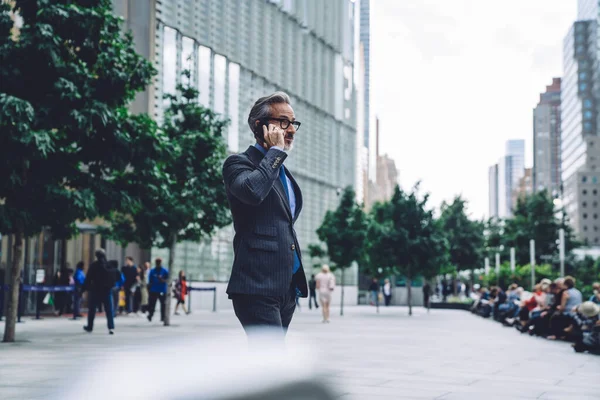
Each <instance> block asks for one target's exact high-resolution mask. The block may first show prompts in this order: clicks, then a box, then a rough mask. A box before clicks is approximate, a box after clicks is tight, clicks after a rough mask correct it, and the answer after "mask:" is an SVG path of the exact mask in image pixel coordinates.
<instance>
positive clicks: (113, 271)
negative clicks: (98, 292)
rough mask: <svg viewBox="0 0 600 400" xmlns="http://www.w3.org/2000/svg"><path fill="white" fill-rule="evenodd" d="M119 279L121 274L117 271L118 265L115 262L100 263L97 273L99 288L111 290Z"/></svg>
mask: <svg viewBox="0 0 600 400" xmlns="http://www.w3.org/2000/svg"><path fill="white" fill-rule="evenodd" d="M119 279H121V272H120V271H119V268H118V263H117V262H116V261H114V260H111V261H109V262H104V263H100V268H99V273H98V284H99V286H101V287H103V288H106V289H112V288H113V287H115V285H116V284H117V282H118V281H119Z"/></svg>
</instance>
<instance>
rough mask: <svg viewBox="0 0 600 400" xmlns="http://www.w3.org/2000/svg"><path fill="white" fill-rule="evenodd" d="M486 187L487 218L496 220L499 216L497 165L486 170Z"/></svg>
mask: <svg viewBox="0 0 600 400" xmlns="http://www.w3.org/2000/svg"><path fill="white" fill-rule="evenodd" d="M488 187H489V191H488V198H489V208H488V213H489V217H490V218H498V217H499V215H500V214H499V209H498V206H499V204H498V164H494V165H492V166H491V167H490V168H489V169H488Z"/></svg>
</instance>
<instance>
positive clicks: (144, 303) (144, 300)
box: [140, 261, 150, 313]
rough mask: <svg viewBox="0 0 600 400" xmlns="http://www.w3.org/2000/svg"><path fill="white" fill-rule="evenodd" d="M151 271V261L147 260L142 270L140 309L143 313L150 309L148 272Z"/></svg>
mask: <svg viewBox="0 0 600 400" xmlns="http://www.w3.org/2000/svg"><path fill="white" fill-rule="evenodd" d="M149 271H150V262H148V261H146V262H145V263H144V265H143V267H142V268H141V270H140V309H141V311H142V313H146V312H147V311H148V302H149V295H148V274H149Z"/></svg>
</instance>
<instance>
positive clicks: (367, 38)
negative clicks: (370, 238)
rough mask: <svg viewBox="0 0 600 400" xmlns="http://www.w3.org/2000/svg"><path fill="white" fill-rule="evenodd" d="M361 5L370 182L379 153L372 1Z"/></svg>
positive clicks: (365, 0)
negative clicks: (373, 98)
mask: <svg viewBox="0 0 600 400" xmlns="http://www.w3.org/2000/svg"><path fill="white" fill-rule="evenodd" d="M357 3H360V6H359V9H360V18H359V35H358V36H359V50H360V52H361V56H362V58H363V61H364V69H363V70H362V71H361V74H362V80H363V91H362V93H361V94H360V96H361V97H362V109H363V116H362V128H363V129H362V130H363V132H364V134H363V138H362V139H363V145H364V149H363V154H364V155H365V157H366V160H365V161H366V170H365V172H366V174H367V177H368V180H369V181H373V182H374V181H376V180H377V153H376V151H375V146H376V144H375V142H376V138H375V129H376V127H375V125H376V123H377V120H376V118H375V116H374V114H373V112H372V109H373V104H372V102H371V55H372V53H373V47H372V40H371V6H372V4H373V3H372V2H371V0H357ZM367 188H368V185H367Z"/></svg>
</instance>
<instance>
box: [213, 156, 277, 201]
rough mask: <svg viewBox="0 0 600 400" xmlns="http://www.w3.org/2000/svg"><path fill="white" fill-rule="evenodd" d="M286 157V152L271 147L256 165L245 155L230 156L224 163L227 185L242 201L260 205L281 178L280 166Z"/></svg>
mask: <svg viewBox="0 0 600 400" xmlns="http://www.w3.org/2000/svg"><path fill="white" fill-rule="evenodd" d="M286 157H287V154H286V153H285V152H283V151H281V150H277V149H273V148H271V149H269V151H268V152H267V154H266V155H265V157H264V158H263V159H262V161H261V162H260V164H259V165H258V167H255V166H254V164H252V161H250V160H249V159H247V158H245V157H244V156H243V155H233V156H230V157H229V158H227V160H225V164H224V165H223V179H224V181H225V186H226V187H227V189H228V190H229V192H230V193H231V194H233V196H235V197H236V198H237V199H238V200H240V201H241V202H242V203H245V204H249V205H253V206H256V205H259V204H261V203H262V202H263V200H264V199H265V198H266V197H267V195H268V194H269V192H270V191H271V189H272V188H273V184H274V183H275V180H276V179H278V178H279V168H280V167H281V164H282V163H283V161H284V160H285V159H286Z"/></svg>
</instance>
